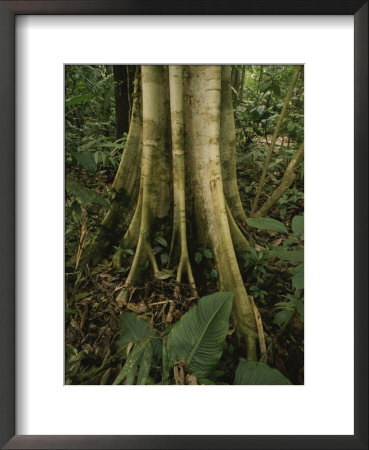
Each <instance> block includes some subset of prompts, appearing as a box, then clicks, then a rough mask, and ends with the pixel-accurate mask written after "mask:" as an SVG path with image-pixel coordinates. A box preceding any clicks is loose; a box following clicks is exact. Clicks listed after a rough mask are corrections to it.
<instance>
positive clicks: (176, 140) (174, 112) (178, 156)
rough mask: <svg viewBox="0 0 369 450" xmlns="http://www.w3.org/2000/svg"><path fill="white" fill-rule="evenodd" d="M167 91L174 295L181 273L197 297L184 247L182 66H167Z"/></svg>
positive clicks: (184, 198) (186, 250)
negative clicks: (176, 251)
mask: <svg viewBox="0 0 369 450" xmlns="http://www.w3.org/2000/svg"><path fill="white" fill-rule="evenodd" d="M169 88H170V112H171V127H172V154H173V186H174V213H173V234H172V242H171V249H170V256H172V253H173V248H174V244H175V240H176V235H177V229H178V228H179V238H180V242H181V257H180V260H179V264H178V270H177V279H176V281H177V286H176V289H175V293H174V295H175V296H176V297H178V296H179V292H180V283H181V281H182V274H183V272H184V271H186V272H187V278H188V282H189V284H190V286H191V295H192V296H193V297H198V294H197V289H196V285H195V280H194V277H193V273H192V268H191V264H190V259H189V256H188V248H187V233H186V197H185V192H186V187H185V154H184V121H183V71H182V66H170V67H169Z"/></svg>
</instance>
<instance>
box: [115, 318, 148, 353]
mask: <svg viewBox="0 0 369 450" xmlns="http://www.w3.org/2000/svg"><path fill="white" fill-rule="evenodd" d="M119 327H120V338H119V340H118V346H119V350H120V352H121V353H125V351H126V349H127V346H128V344H129V343H130V342H133V343H136V342H138V341H139V340H140V339H142V338H144V337H146V336H148V335H150V334H151V333H152V331H153V328H152V325H150V324H149V323H147V322H146V320H144V319H139V318H138V317H137V316H136V314H135V313H133V312H127V311H123V312H122V313H121V315H120V318H119Z"/></svg>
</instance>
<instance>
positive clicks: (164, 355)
mask: <svg viewBox="0 0 369 450" xmlns="http://www.w3.org/2000/svg"><path fill="white" fill-rule="evenodd" d="M162 352H163V353H162V361H163V371H162V381H163V382H165V383H166V382H167V381H168V380H169V372H170V368H169V358H168V349H167V341H166V340H165V339H164V340H163V348H162Z"/></svg>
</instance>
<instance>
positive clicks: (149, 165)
mask: <svg viewBox="0 0 369 450" xmlns="http://www.w3.org/2000/svg"><path fill="white" fill-rule="evenodd" d="M231 96H232V94H231V74H230V68H229V67H221V66H183V67H182V66H171V67H169V69H168V67H167V66H142V122H140V121H139V117H140V116H139V115H136V116H135V115H134V116H133V118H132V122H131V128H130V132H129V139H132V138H133V136H136V137H137V139H136V142H135V144H134V145H133V144H132V145H131V147H130V145H129V144H128V148H127V150H125V153H124V154H123V159H122V162H121V165H120V167H119V169H118V173H117V177H116V181H117V184H118V181H119V185H120V186H124V188H125V189H126V178H125V177H126V176H128V175H132V174H128V171H129V170H132V171H133V172H134V175H132V176H135V177H136V185H137V186H138V185H139V189H138V188H137V191H138V192H139V193H138V194H137V197H138V198H137V201H136V209H135V213H134V214H132V213H131V215H130V217H132V220H131V224H130V225H129V226H128V227H127V224H126V223H125V224H124V225H123V226H119V230H120V232H121V236H120V237H118V240H120V239H121V238H122V237H123V234H124V230H127V231H126V232H125V236H124V246H125V247H126V248H128V247H127V242H129V245H130V248H134V247H136V250H135V254H134V257H133V260H132V262H131V268H130V271H129V274H128V277H127V279H126V282H125V285H124V288H123V290H122V291H121V292H120V294H119V295H118V298H117V301H118V304H119V303H121V304H124V303H125V302H126V301H127V296H128V295H129V292H130V288H131V286H132V285H134V284H135V283H137V282H138V281H139V278H140V276H142V273H143V271H142V270H140V267H142V265H144V264H145V262H146V261H150V263H151V267H152V271H153V273H154V276H156V277H158V278H160V277H161V276H162V274H163V268H159V264H158V262H157V261H156V257H155V255H154V252H153V251H152V247H151V245H152V244H153V243H154V241H155V238H156V237H157V236H158V235H160V236H162V237H165V238H166V240H167V241H168V242H169V241H170V242H171V245H170V260H169V261H170V262H169V263H170V266H171V267H172V268H173V269H176V281H177V289H176V292H175V294H176V295H178V292H179V289H180V286H181V285H180V283H181V282H182V279H183V275H186V278H187V281H188V283H189V285H190V287H191V291H192V294H193V295H194V296H196V295H197V291H196V286H195V282H197V280H196V276H194V275H196V274H194V273H193V272H192V267H191V261H193V255H194V253H195V251H196V250H197V249H198V248H199V247H203V248H208V249H211V250H212V252H213V254H214V261H215V264H216V268H217V271H218V274H219V280H218V281H219V289H220V290H223V291H234V301H233V315H232V316H233V320H234V324H235V326H236V330H237V334H238V336H239V338H240V339H241V340H245V341H246V348H247V357H248V358H250V359H256V356H257V353H256V341H255V332H256V324H255V317H254V313H253V310H252V306H251V303H250V300H249V297H248V295H247V292H246V289H245V285H244V283H243V280H242V276H241V273H240V269H239V266H238V262H237V258H236V253H235V249H236V250H237V251H245V250H246V249H247V248H248V242H247V240H246V239H245V237H244V236H243V234H242V232H241V231H240V229H239V228H238V225H237V221H241V222H245V220H246V216H245V213H244V212H243V209H242V205H241V201H240V197H239V193H238V189H237V180H236V164H235V156H236V155H235V129H234V119H233V111H232V97H231ZM138 97H139V96H137V97H136V103H135V104H136V109H139V108H138V106H137V105H138V104H139V103H140V101H139V100H138ZM141 123H142V135H141V134H140V132H139V130H141ZM141 136H142V141H140V137H141ZM141 142H142V156H138V155H139V154H140V150H139V147H140V146H141ZM133 147H134V148H135V150H134V151H135V152H136V156H135V164H137V165H139V163H138V162H139V160H140V161H141V164H140V166H141V172H140V171H139V170H137V168H136V169H133V168H132V162H130V164H128V163H125V162H124V158H127V154H126V152H127V151H128V152H132V151H133ZM140 173H141V175H139V174H140ZM109 214H112V213H111V211H109V213H108V214H107V216H109ZM113 214H114V213H113ZM119 214H121V212H120V213H119ZM119 214H117V217H118V216H119ZM235 219H236V220H235ZM104 222H105V227H107V221H106V220H104ZM168 224H169V226H170V228H168ZM114 226H116V223H115V225H114ZM115 236H116V233H115ZM114 244H115V243H114V242H113V241H110V245H114Z"/></svg>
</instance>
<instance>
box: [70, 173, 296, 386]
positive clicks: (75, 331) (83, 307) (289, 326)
mask: <svg viewBox="0 0 369 450" xmlns="http://www.w3.org/2000/svg"><path fill="white" fill-rule="evenodd" d="M68 175H70V176H71V177H72V178H73V179H75V180H77V181H79V182H80V183H81V184H83V185H84V186H86V187H89V188H92V189H94V190H95V191H96V192H98V193H102V192H104V191H105V192H106V188H107V186H109V185H110V184H111V182H112V179H113V176H114V170H113V168H112V169H111V170H102V171H98V172H97V173H95V174H91V173H87V172H86V171H85V170H83V169H80V168H78V167H77V166H75V167H73V168H71V169H69V173H68ZM277 175H278V174H277ZM238 176H239V185H240V192H241V199H242V201H243V203H244V207H245V210H246V211H248V210H249V208H250V200H251V196H252V192H251V191H250V190H247V189H243V187H244V186H246V185H247V183H248V180H249V177H248V174H247V173H246V172H244V171H242V167H241V168H239V173H238ZM299 188H300V190H302V186H299ZM302 212H303V199H301V198H297V200H296V201H295V202H294V205H293V207H292V208H287V209H286V214H285V216H284V218H283V222H284V223H285V224H286V225H290V223H291V220H292V217H293V216H294V215H295V214H297V213H302ZM102 216H103V210H101V209H100V207H99V206H97V205H94V206H89V207H86V213H85V215H83V216H82V217H84V218H82V222H81V223H79V224H78V223H75V224H73V223H70V224H68V223H66V231H67V237H66V242H67V246H69V250H68V249H67V250H66V260H67V262H66V283H65V285H66V309H65V313H66V320H65V344H66V374H65V376H66V384H111V383H112V382H113V381H114V379H115V378H116V376H117V375H118V373H119V371H120V370H121V368H122V364H123V362H124V361H122V357H121V356H120V355H119V354H118V347H117V340H118V337H119V314H120V312H121V310H122V308H121V307H118V305H117V304H116V302H115V299H116V297H117V295H118V293H119V292H120V290H121V289H122V288H123V285H124V282H125V278H126V272H125V270H124V268H123V269H122V268H120V269H117V268H116V267H114V266H113V264H112V263H111V262H110V261H107V260H105V261H103V263H102V264H99V265H98V266H97V267H94V268H92V267H90V268H88V267H85V268H84V269H83V270H78V269H77V270H76V269H75V267H74V265H73V263H74V262H75V260H74V259H73V258H71V255H72V254H73V253H75V251H76V249H77V248H78V243H79V240H80V237H81V234H84V238H86V231H87V233H88V234H90V236H92V235H93V234H94V233H95V232H96V230H97V229H98V224H99V223H100V221H101V217H102ZM270 217H272V218H276V219H278V220H281V218H280V209H279V208H275V209H274V210H273V211H271V213H270ZM250 234H251V236H249V237H251V240H252V241H253V242H254V243H255V244H256V245H258V246H260V248H263V247H266V246H267V244H268V243H270V242H271V241H273V242H274V245H278V241H279V243H281V242H282V239H283V237H282V238H281V237H280V236H279V235H276V234H275V233H272V232H268V231H265V230H264V231H262V232H260V231H259V232H258V233H255V232H254V233H250ZM87 240H88V239H87ZM274 261H275V258H274V260H273V258H272V259H270V260H268V261H267V262H266V264H265V267H266V274H265V277H264V278H265V284H264V285H263V289H265V291H267V295H265V296H264V298H259V299H255V303H256V304H257V307H258V309H259V312H260V314H261V318H262V323H263V327H264V332H265V334H266V336H267V339H266V341H267V348H268V364H269V365H271V366H272V367H275V368H277V369H278V370H279V371H281V372H282V373H283V374H284V375H285V376H286V377H287V378H288V379H289V380H290V381H291V382H292V384H303V383H304V328H303V323H302V322H301V320H300V319H299V317H298V316H297V315H294V316H293V317H292V318H291V320H289V321H288V322H287V323H286V324H285V325H283V326H280V325H279V324H277V323H275V320H274V318H275V312H274V305H275V304H276V303H277V302H280V301H282V300H283V297H284V295H285V294H286V293H288V292H292V290H291V288H290V284H291V283H290V278H291V275H290V272H289V271H288V269H287V268H284V267H283V266H281V265H278V264H273V263H274ZM240 266H241V270H242V274H243V276H244V279H245V283H246V287H247V286H248V285H249V284H250V283H253V276H252V274H251V272H250V269H249V268H248V266H247V264H244V265H242V263H240ZM201 281H202V282H200V283H198V288H199V294H200V296H202V295H208V294H210V293H212V292H215V291H216V290H217V289H216V284H215V282H214V283H211V282H210V283H209V282H208V280H205V279H204V280H201ZM286 286H287V290H286ZM175 287H176V284H175V283H174V282H170V281H169V282H168V281H167V280H157V279H155V280H152V279H151V280H148V281H147V282H145V283H143V284H142V286H138V287H134V288H132V289H131V291H130V295H129V300H128V301H127V302H126V303H125V305H124V306H123V309H124V310H126V311H132V312H135V313H136V314H137V315H139V316H144V317H146V318H147V317H149V318H150V321H151V322H152V324H153V326H154V329H156V330H157V331H159V332H162V331H163V330H164V329H166V328H167V327H168V326H169V325H171V324H173V323H175V322H176V321H178V320H179V319H180V318H181V317H182V315H183V314H184V313H185V312H186V311H188V310H189V309H190V308H191V307H192V306H193V305H194V304H196V302H197V300H196V299H194V298H193V297H191V295H190V290H189V288H188V286H187V285H185V284H183V285H181V291H180V296H179V297H178V298H176V297H175V296H174V289H175ZM240 356H245V355H244V351H243V349H242V348H239V346H238V343H237V339H236V335H235V332H234V330H233V329H230V330H229V332H228V336H227V339H226V344H225V349H224V352H223V356H222V358H221V360H220V362H219V364H218V366H217V372H216V376H217V384H232V383H233V379H234V373H235V369H236V367H237V364H238V360H239V357H240ZM153 369H154V370H153V374H152V377H151V382H152V383H155V382H156V381H157V380H159V379H160V374H159V370H158V373H157V374H155V367H154V368H153ZM158 369H159V368H158ZM156 375H157V376H156Z"/></svg>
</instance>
